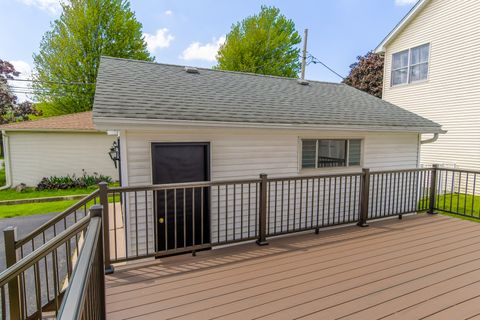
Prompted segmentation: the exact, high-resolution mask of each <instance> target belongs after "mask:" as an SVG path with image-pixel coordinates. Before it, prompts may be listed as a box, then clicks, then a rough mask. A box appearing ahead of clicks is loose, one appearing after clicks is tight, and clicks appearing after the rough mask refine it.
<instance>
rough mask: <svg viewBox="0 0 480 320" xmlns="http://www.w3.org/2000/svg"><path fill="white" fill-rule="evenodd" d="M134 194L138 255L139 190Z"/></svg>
mask: <svg viewBox="0 0 480 320" xmlns="http://www.w3.org/2000/svg"><path fill="white" fill-rule="evenodd" d="M133 196H134V200H133V201H134V202H135V205H134V208H135V253H136V256H137V257H138V195H137V191H134V193H133Z"/></svg>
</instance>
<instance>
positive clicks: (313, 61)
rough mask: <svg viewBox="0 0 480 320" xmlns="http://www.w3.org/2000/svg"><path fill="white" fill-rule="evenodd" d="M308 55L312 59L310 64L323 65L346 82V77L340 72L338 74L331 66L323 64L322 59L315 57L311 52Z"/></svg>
mask: <svg viewBox="0 0 480 320" xmlns="http://www.w3.org/2000/svg"><path fill="white" fill-rule="evenodd" d="M307 53H308V58H309V59H310V61H309V62H308V64H310V63H313V64H317V63H318V64H321V65H322V66H324V67H325V68H327V69H328V70H329V71H330V72H332V73H333V74H335V75H336V76H337V77H340V78H341V79H343V80H345V77H344V76H342V75H340V74H339V73H338V72H336V71H335V70H333V69H332V68H330V67H329V66H327V65H326V64H325V63H323V62H322V61H321V60H320V59H318V58H317V57H315V56H314V55H312V54H311V53H310V52H307Z"/></svg>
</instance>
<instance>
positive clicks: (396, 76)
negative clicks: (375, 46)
mask: <svg viewBox="0 0 480 320" xmlns="http://www.w3.org/2000/svg"><path fill="white" fill-rule="evenodd" d="M429 50H430V44H428V43H427V44H424V45H421V46H418V47H415V48H411V49H407V50H404V51H401V52H397V53H394V54H393V56H392V79H391V84H392V86H396V85H399V84H405V83H412V82H415V81H420V80H426V79H427V78H428V56H429Z"/></svg>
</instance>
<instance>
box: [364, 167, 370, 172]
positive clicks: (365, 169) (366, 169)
mask: <svg viewBox="0 0 480 320" xmlns="http://www.w3.org/2000/svg"><path fill="white" fill-rule="evenodd" d="M362 171H364V172H365V171H370V168H362Z"/></svg>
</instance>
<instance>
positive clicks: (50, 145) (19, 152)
mask: <svg viewBox="0 0 480 320" xmlns="http://www.w3.org/2000/svg"><path fill="white" fill-rule="evenodd" d="M7 135H8V139H9V141H8V148H9V149H10V150H9V151H7V152H8V153H9V159H8V160H9V165H10V166H11V179H12V180H11V182H12V186H16V185H18V184H20V183H25V184H26V185H28V186H36V185H37V184H38V183H39V182H40V180H41V179H42V178H43V177H49V176H65V175H67V174H70V175H71V174H76V175H81V174H82V169H84V170H85V171H86V172H87V173H88V174H93V173H94V172H97V173H99V174H103V175H108V176H110V177H112V178H113V179H114V180H118V170H117V169H115V166H114V164H113V162H112V160H111V159H110V157H109V155H108V151H109V149H110V147H111V146H112V143H113V141H114V140H116V137H114V136H108V135H107V134H106V133H83V132H82V133H79V132H75V133H73V132H72V133H67V132H27V131H22V132H20V131H15V132H14V131H9V132H8V131H7ZM7 170H8V169H7ZM8 174H9V173H8V172H7V175H8Z"/></svg>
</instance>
